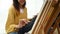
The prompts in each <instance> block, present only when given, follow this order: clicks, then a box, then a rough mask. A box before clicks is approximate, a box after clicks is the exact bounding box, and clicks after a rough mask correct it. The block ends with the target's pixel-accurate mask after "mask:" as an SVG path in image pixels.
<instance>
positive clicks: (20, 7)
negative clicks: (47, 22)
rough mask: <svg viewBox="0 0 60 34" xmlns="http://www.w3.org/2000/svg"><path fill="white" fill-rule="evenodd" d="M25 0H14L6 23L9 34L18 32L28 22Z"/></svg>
mask: <svg viewBox="0 0 60 34" xmlns="http://www.w3.org/2000/svg"><path fill="white" fill-rule="evenodd" d="M25 5H26V1H25V0H13V5H12V6H11V7H10V9H9V14H8V19H7V23H6V32H7V34H18V33H17V31H18V30H19V29H20V28H22V27H23V26H25V25H26V24H27V23H28V19H27V9H26V7H25Z"/></svg>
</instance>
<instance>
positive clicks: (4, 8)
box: [0, 0, 44, 34]
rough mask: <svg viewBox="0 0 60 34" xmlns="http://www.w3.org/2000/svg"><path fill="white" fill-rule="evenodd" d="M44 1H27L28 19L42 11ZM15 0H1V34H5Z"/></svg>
mask: <svg viewBox="0 0 60 34" xmlns="http://www.w3.org/2000/svg"><path fill="white" fill-rule="evenodd" d="M43 2H44V0H26V7H27V11H28V16H27V17H28V18H32V17H33V16H34V15H36V14H38V13H39V11H40V10H41V7H42V4H43ZM12 3H13V0H0V34H5V33H6V32H5V24H6V20H7V16H8V9H9V7H10V6H11V4H12Z"/></svg>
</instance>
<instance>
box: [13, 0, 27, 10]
mask: <svg viewBox="0 0 60 34" xmlns="http://www.w3.org/2000/svg"><path fill="white" fill-rule="evenodd" d="M25 5H26V1H25V3H24V5H23V8H25ZM13 6H14V7H15V8H16V9H17V10H18V11H19V8H20V6H19V2H18V0H13Z"/></svg>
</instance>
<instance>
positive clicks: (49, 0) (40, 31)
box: [31, 0, 60, 34]
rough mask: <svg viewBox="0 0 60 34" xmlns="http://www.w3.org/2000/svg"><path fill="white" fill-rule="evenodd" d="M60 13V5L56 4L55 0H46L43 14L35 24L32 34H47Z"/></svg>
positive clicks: (39, 15)
mask: <svg viewBox="0 0 60 34" xmlns="http://www.w3.org/2000/svg"><path fill="white" fill-rule="evenodd" d="M59 13H60V3H59V2H58V3H56V4H55V3H54V0H46V4H45V6H44V8H43V10H42V13H41V14H40V13H39V14H38V16H37V18H36V21H35V24H34V26H33V27H32V30H31V34H47V32H48V30H49V28H50V27H51V25H52V24H53V23H54V21H55V20H56V18H57V16H58V14H59ZM57 28H58V27H57Z"/></svg>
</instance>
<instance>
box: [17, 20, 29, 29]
mask: <svg viewBox="0 0 60 34" xmlns="http://www.w3.org/2000/svg"><path fill="white" fill-rule="evenodd" d="M28 22H30V21H28V20H26V19H20V20H19V24H18V25H17V27H18V28H22V27H23V26H25V25H26V24H28Z"/></svg>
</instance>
